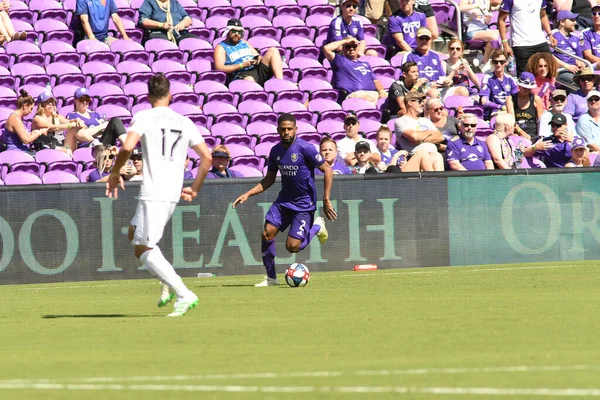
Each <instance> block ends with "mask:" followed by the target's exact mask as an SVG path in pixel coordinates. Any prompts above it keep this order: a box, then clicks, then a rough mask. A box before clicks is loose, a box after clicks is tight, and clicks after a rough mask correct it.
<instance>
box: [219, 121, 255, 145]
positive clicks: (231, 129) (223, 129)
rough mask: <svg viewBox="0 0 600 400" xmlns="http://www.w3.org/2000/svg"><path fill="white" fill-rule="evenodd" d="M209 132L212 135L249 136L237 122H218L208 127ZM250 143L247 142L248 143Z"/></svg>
mask: <svg viewBox="0 0 600 400" xmlns="http://www.w3.org/2000/svg"><path fill="white" fill-rule="evenodd" d="M210 134H211V135H212V136H221V137H226V136H232V135H235V136H246V137H247V138H249V139H250V138H251V137H250V136H249V135H246V131H245V130H244V128H242V127H241V126H239V125H237V124H232V123H230V122H219V123H216V124H214V125H213V126H211V127H210ZM249 144H250V143H249V142H248V145H249Z"/></svg>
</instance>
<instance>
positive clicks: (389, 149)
mask: <svg viewBox="0 0 600 400" xmlns="http://www.w3.org/2000/svg"><path fill="white" fill-rule="evenodd" d="M391 141H392V132H391V131H390V128H388V127H387V126H385V125H382V126H381V127H380V128H379V129H378V130H377V151H379V154H380V155H381V162H382V163H383V165H384V166H386V167H387V166H388V165H390V164H393V165H396V164H397V162H398V158H397V157H395V155H396V154H397V153H398V150H396V149H395V148H394V146H392V145H391ZM379 169H381V170H385V167H384V168H382V167H381V166H380V168H379Z"/></svg>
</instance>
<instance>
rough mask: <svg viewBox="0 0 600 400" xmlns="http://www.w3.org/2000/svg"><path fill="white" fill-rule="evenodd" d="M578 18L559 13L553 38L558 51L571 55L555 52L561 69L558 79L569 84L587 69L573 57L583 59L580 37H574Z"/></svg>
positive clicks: (570, 13)
mask: <svg viewBox="0 0 600 400" xmlns="http://www.w3.org/2000/svg"><path fill="white" fill-rule="evenodd" d="M576 18H577V15H576V14H573V13H572V12H571V11H559V12H558V14H557V16H556V21H557V22H558V28H557V29H555V30H554V31H553V32H552V36H554V39H556V43H557V44H556V49H560V50H563V51H564V52H566V53H568V54H570V55H568V54H564V53H561V52H558V51H556V50H554V51H553V54H554V57H555V59H556V62H557V64H558V66H559V67H560V69H559V70H558V79H559V80H561V81H563V82H567V83H569V84H572V83H573V77H574V76H575V74H577V73H579V72H580V71H581V70H582V69H583V68H584V67H585V65H584V64H583V62H581V61H579V60H577V59H575V58H574V57H572V56H577V57H583V53H582V46H580V45H579V40H580V38H579V35H577V36H576V35H573V31H575V19H576Z"/></svg>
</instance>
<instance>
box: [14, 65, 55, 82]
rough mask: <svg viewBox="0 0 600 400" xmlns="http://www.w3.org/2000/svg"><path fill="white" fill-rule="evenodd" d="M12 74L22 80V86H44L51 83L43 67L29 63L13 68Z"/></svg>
mask: <svg viewBox="0 0 600 400" xmlns="http://www.w3.org/2000/svg"><path fill="white" fill-rule="evenodd" d="M11 72H12V75H13V76H16V77H19V78H20V85H27V84H33V85H43V86H45V85H46V84H47V83H49V82H50V76H48V75H47V74H46V70H45V69H44V68H43V67H40V66H39V65H35V64H29V63H17V64H15V65H13V66H12V68H11Z"/></svg>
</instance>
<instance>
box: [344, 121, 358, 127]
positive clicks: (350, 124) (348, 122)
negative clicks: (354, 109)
mask: <svg viewBox="0 0 600 400" xmlns="http://www.w3.org/2000/svg"><path fill="white" fill-rule="evenodd" d="M344 124H346V125H347V126H354V125H356V121H346V122H344Z"/></svg>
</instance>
